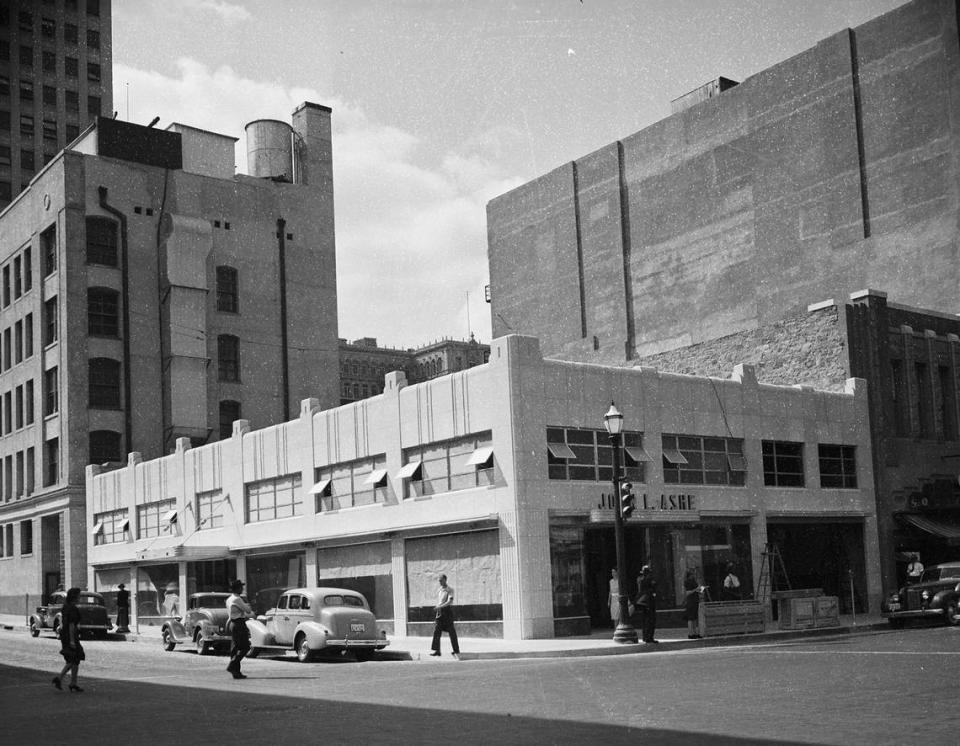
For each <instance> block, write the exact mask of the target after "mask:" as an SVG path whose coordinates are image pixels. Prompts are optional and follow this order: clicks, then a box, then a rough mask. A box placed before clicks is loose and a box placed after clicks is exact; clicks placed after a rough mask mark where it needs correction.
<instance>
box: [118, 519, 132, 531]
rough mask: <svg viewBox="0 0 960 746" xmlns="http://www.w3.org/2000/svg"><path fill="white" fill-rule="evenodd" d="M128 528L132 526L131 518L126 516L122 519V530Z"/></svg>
mask: <svg viewBox="0 0 960 746" xmlns="http://www.w3.org/2000/svg"><path fill="white" fill-rule="evenodd" d="M128 528H130V519H129V518H124V519H123V520H122V521H120V530H121V531H126V530H127V529H128Z"/></svg>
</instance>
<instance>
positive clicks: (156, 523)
mask: <svg viewBox="0 0 960 746" xmlns="http://www.w3.org/2000/svg"><path fill="white" fill-rule="evenodd" d="M176 521H177V501H176V500H175V499H170V500H158V501H157V502H152V503H145V504H144V505H138V506H137V538H138V539H149V538H152V537H154V536H160V534H161V533H164V532H168V531H169V530H170V527H171V526H172V525H173V524H174V523H176Z"/></svg>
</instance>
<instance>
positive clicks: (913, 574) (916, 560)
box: [907, 552, 923, 585]
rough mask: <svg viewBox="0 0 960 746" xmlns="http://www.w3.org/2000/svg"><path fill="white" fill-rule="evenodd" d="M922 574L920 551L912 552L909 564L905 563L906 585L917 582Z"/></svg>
mask: <svg viewBox="0 0 960 746" xmlns="http://www.w3.org/2000/svg"><path fill="white" fill-rule="evenodd" d="M922 576H923V563H922V562H921V561H920V553H919V552H914V554H913V555H912V557H911V559H910V564H909V565H907V585H913V584H914V583H919V582H920V578H921V577H922Z"/></svg>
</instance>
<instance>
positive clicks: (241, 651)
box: [227, 579, 254, 679]
mask: <svg viewBox="0 0 960 746" xmlns="http://www.w3.org/2000/svg"><path fill="white" fill-rule="evenodd" d="M230 591H231V593H230V597H229V598H228V599H227V614H228V616H229V625H230V640H231V644H230V663H229V664H228V665H227V671H229V672H230V673H231V674H232V675H233V678H235V679H245V678H247V677H246V676H244V675H243V674H242V673H241V672H240V661H242V660H243V659H244V657H245V656H246V654H247V653H249V652H250V630H248V629H247V620H248V619H253V616H254V614H253V609H252V608H250V604H248V603H247V602H246V599H244V598H243V595H242V594H243V581H242V580H239V579H238V580H234V581H233V582H232V583H230Z"/></svg>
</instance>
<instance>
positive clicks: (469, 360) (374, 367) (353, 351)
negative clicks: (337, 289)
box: [340, 334, 490, 404]
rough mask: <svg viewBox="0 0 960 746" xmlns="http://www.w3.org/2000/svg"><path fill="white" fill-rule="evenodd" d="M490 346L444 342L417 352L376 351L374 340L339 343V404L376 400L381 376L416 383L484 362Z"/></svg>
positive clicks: (419, 348)
mask: <svg viewBox="0 0 960 746" xmlns="http://www.w3.org/2000/svg"><path fill="white" fill-rule="evenodd" d="M489 357H490V345H486V344H481V343H480V342H477V340H476V339H474V337H473V335H472V334H471V335H470V339H469V340H459V339H443V340H440V341H439V342H433V343H431V344H428V345H424V346H423V347H418V348H416V349H412V348H411V349H406V350H398V349H395V348H391V347H378V346H377V340H376V339H375V338H374V337H363V338H362V339H357V340H354V341H353V342H347V340H345V339H341V340H340V403H341V404H349V403H350V402H353V401H359V400H360V399H366V398H367V397H368V396H376V395H377V394H379V393H382V391H383V378H384V375H385V374H386V373H388V372H390V371H394V370H401V371H403V372H404V373H405V374H406V377H407V381H409V382H410V383H418V382H420V381H427V380H429V379H431V378H436V377H437V376H443V375H447V374H448V373H453V372H456V371H458V370H466V369H467V368H472V367H473V366H474V365H481V364H482V363H485V362H487V360H488V359H489Z"/></svg>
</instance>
